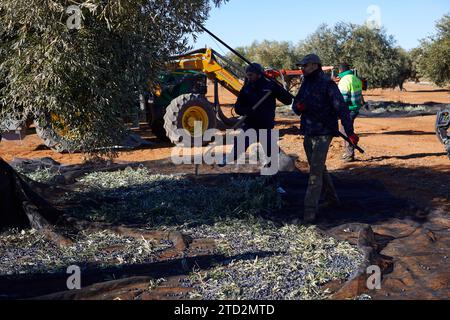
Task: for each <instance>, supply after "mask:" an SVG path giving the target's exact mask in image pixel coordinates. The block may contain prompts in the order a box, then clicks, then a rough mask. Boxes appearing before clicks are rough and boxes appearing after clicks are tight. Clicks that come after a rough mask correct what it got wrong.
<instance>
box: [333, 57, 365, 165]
mask: <svg viewBox="0 0 450 320" xmlns="http://www.w3.org/2000/svg"><path fill="white" fill-rule="evenodd" d="M339 79H340V80H339V90H340V91H341V94H342V96H343V97H344V100H345V103H346V104H347V106H348V108H349V109H350V118H351V120H352V125H354V122H355V119H356V118H357V117H358V115H359V110H360V109H361V108H362V106H363V105H364V99H363V95H362V89H363V85H362V82H361V80H360V79H359V78H358V77H357V76H356V75H355V74H354V72H353V71H352V70H351V69H350V66H349V65H348V64H347V63H341V64H340V65H339ZM340 131H341V132H342V133H343V134H346V133H345V130H344V129H343V128H342V126H341V128H340ZM344 148H345V153H344V155H343V156H342V159H343V160H344V161H345V162H353V161H355V148H354V147H353V146H352V145H351V144H349V143H348V142H346V141H345V142H344Z"/></svg>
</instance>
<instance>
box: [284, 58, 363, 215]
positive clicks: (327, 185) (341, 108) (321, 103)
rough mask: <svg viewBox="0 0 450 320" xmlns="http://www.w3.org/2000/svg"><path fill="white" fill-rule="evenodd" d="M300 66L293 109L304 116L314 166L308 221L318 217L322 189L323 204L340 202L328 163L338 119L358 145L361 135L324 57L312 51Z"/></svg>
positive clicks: (307, 148) (303, 126) (307, 147)
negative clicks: (324, 68)
mask: <svg viewBox="0 0 450 320" xmlns="http://www.w3.org/2000/svg"><path fill="white" fill-rule="evenodd" d="M298 65H299V66H300V68H301V69H302V70H303V76H304V79H303V82H302V85H301V87H300V90H299V93H298V95H297V96H296V98H295V100H294V103H293V105H292V109H293V111H294V112H295V113H296V114H297V115H301V132H302V134H303V135H304V148H305V152H306V156H307V158H308V163H309V167H310V176H309V182H308V189H307V191H306V196H305V212H304V221H305V222H306V223H310V222H312V221H314V220H315V218H316V215H317V212H318V209H319V206H318V205H319V201H320V196H321V193H322V192H323V193H324V196H325V203H324V204H323V207H327V208H330V207H333V206H338V205H339V203H340V202H339V198H338V196H337V194H336V191H335V189H334V185H333V182H332V180H331V177H330V175H329V174H328V172H327V168H326V165H325V162H326V159H327V154H328V149H329V147H330V144H331V141H332V139H333V137H335V136H337V133H338V132H339V126H338V118H339V119H341V123H342V126H343V127H344V129H345V132H346V133H347V136H348V137H349V139H350V140H351V141H352V143H353V144H355V145H356V144H357V143H358V140H359V138H358V136H357V135H356V134H355V133H354V129H353V124H352V121H351V119H350V111H349V108H348V106H347V104H346V103H345V101H344V98H343V97H342V94H341V92H340V91H339V88H338V87H337V85H336V84H335V83H334V82H333V81H332V80H331V78H330V77H329V76H327V75H326V74H325V73H324V72H323V71H322V62H321V60H320V58H319V57H318V56H317V55H314V54H310V55H307V56H305V57H304V58H303V60H302V61H300V62H299V63H298ZM312 115H314V116H312ZM318 120H320V121H318Z"/></svg>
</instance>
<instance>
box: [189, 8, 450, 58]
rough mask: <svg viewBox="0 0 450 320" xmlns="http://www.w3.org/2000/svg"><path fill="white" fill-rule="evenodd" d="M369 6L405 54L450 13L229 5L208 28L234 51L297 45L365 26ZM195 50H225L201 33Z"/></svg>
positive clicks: (218, 11) (214, 13) (446, 10)
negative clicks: (338, 29)
mask: <svg viewBox="0 0 450 320" xmlns="http://www.w3.org/2000/svg"><path fill="white" fill-rule="evenodd" d="M371 5H376V6H378V8H379V10H380V17H381V23H382V26H383V27H385V28H386V30H387V32H388V34H392V35H393V36H394V37H395V39H396V40H397V44H398V45H400V46H402V47H403V48H405V49H412V48H414V47H416V46H417V45H418V44H419V40H420V39H422V38H424V37H426V36H428V35H430V34H432V33H433V32H434V30H435V28H434V27H435V23H436V21H437V20H439V19H440V18H441V17H442V16H443V15H444V14H445V13H450V0H390V1H388V0H379V1H376V0H352V1H350V0H341V1H332V0H314V1H305V0H230V1H229V2H228V3H227V4H225V5H223V6H222V7H220V8H218V9H216V8H215V9H213V10H212V11H211V13H210V17H209V19H208V21H207V23H206V27H207V28H208V29H209V30H210V31H212V32H213V33H215V34H216V35H217V36H219V37H220V38H221V39H222V40H224V41H225V42H226V43H228V44H229V45H231V46H232V47H237V46H244V45H249V44H251V43H252V42H253V41H254V40H259V41H261V40H264V39H267V40H278V41H291V42H292V43H294V44H296V43H297V42H298V41H300V40H302V39H304V38H306V37H307V36H308V35H309V34H310V33H312V32H314V31H315V30H316V29H317V27H318V26H319V25H320V24H321V23H327V24H328V25H334V24H335V23H337V22H340V21H343V22H352V23H356V24H363V23H364V22H365V21H366V20H367V19H368V18H370V17H371V14H370V13H368V12H367V10H368V8H369V7H370V6H371ZM193 45H194V47H195V48H200V47H204V46H205V45H207V46H209V47H212V48H214V49H216V50H220V51H219V52H221V51H222V52H226V51H227V50H226V49H225V48H223V47H221V49H219V48H218V45H217V44H216V42H214V40H212V39H211V37H210V36H208V35H206V34H204V33H203V34H201V35H200V36H199V38H198V40H197V42H196V43H195V44H193Z"/></svg>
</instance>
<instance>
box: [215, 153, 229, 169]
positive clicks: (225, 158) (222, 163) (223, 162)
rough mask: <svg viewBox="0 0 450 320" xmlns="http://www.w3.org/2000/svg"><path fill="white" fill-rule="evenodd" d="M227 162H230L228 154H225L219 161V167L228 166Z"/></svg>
mask: <svg viewBox="0 0 450 320" xmlns="http://www.w3.org/2000/svg"><path fill="white" fill-rule="evenodd" d="M227 164H228V163H227V156H226V155H224V156H223V158H222V160H221V161H219V163H217V166H218V167H219V168H224V167H226V166H227Z"/></svg>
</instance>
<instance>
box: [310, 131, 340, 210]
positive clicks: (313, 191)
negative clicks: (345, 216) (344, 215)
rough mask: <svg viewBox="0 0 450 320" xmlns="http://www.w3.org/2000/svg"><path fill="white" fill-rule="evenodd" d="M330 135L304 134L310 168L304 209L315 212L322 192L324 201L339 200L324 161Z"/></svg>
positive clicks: (329, 142) (330, 138)
mask: <svg viewBox="0 0 450 320" xmlns="http://www.w3.org/2000/svg"><path fill="white" fill-rule="evenodd" d="M331 140H333V137H332V136H315V137H308V136H306V137H305V139H304V142H303V146H304V148H305V152H306V156H307V158H308V164H309V168H310V173H309V182H308V189H307V191H306V196H305V211H306V212H317V211H318V206H319V201H320V196H321V194H322V192H323V193H324V197H325V201H330V202H335V201H339V200H338V196H337V194H336V190H335V189H334V185H333V181H332V180H331V177H330V175H329V174H328V171H327V167H326V165H325V162H326V160H327V155H328V149H329V148H330V144H331Z"/></svg>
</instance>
